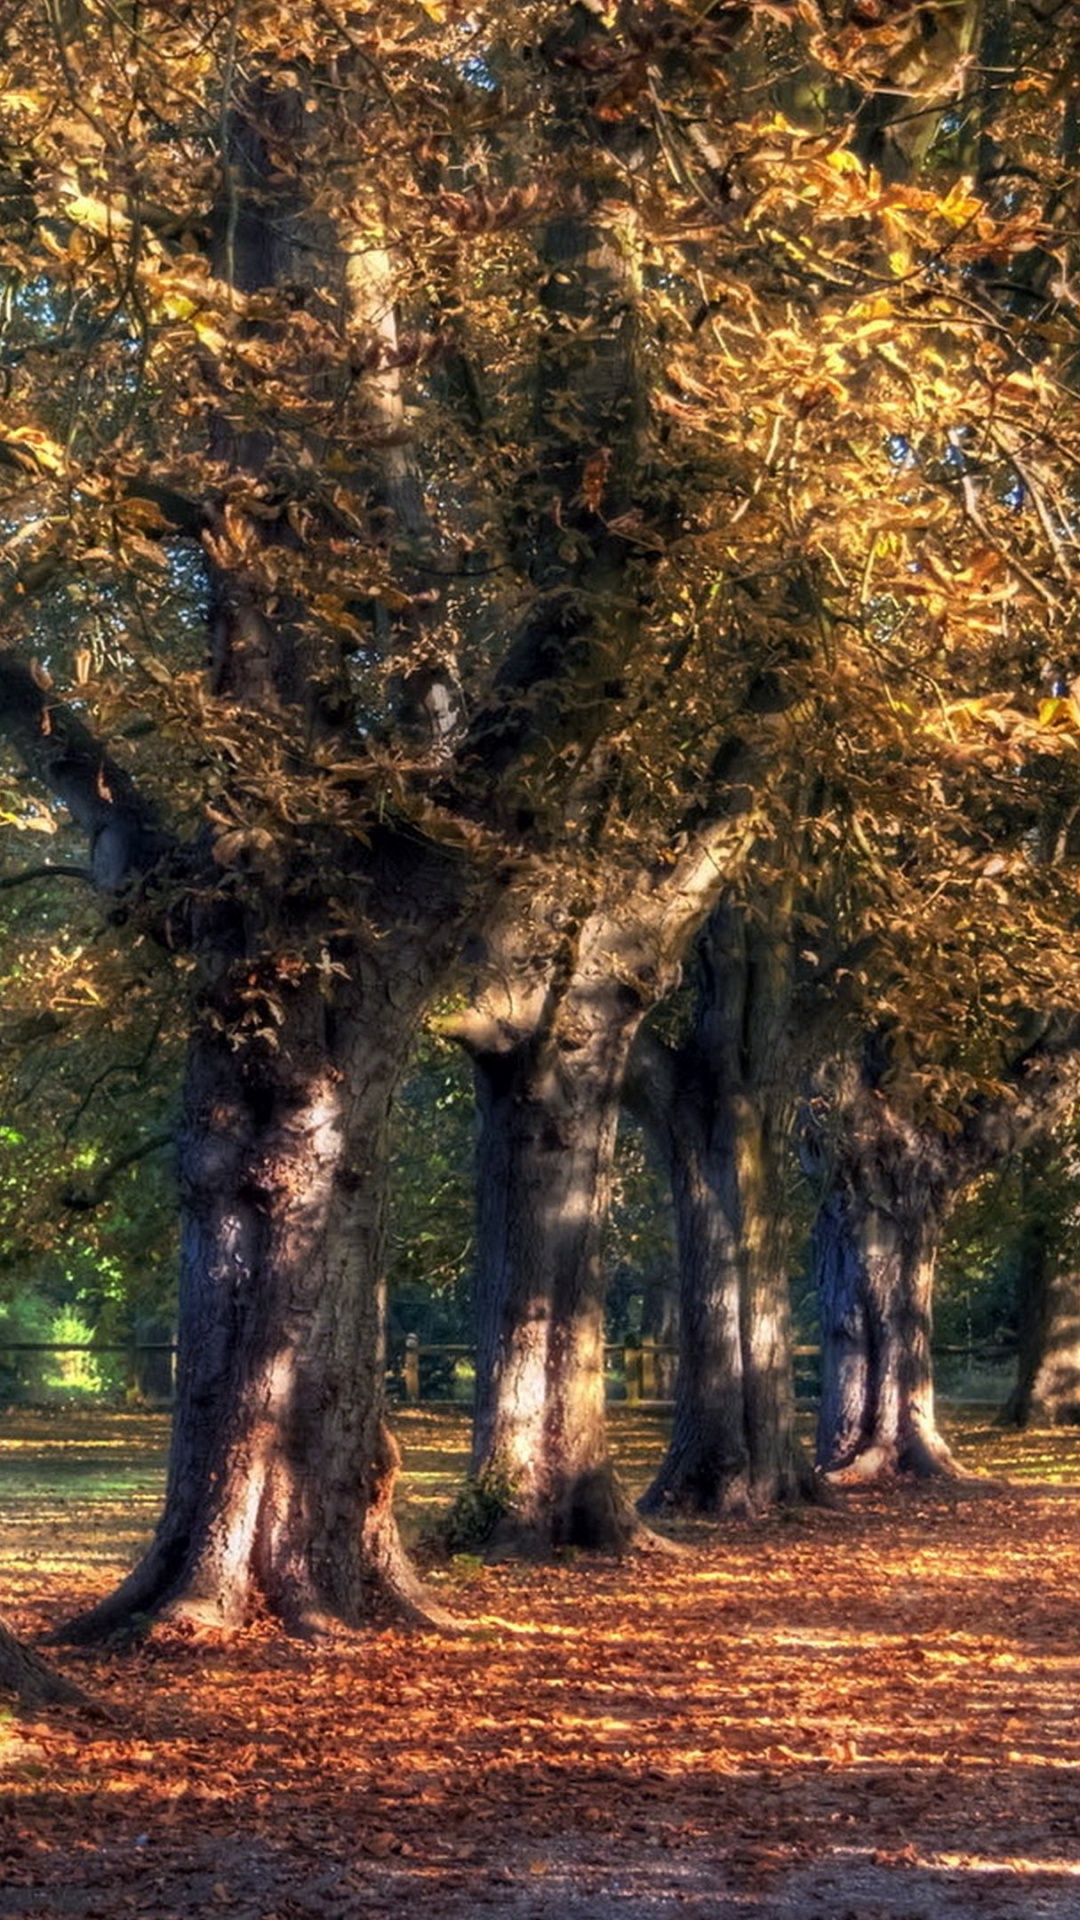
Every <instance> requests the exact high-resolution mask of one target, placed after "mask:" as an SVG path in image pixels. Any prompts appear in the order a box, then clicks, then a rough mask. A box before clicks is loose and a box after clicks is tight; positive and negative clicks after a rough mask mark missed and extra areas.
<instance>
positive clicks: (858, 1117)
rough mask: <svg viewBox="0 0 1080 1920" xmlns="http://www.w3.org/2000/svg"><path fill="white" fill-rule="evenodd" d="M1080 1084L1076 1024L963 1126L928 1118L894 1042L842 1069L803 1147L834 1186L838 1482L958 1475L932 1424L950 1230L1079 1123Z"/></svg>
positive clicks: (828, 1307) (821, 1211) (868, 1049)
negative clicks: (1030, 1143) (1074, 1111)
mask: <svg viewBox="0 0 1080 1920" xmlns="http://www.w3.org/2000/svg"><path fill="white" fill-rule="evenodd" d="M1076 1071H1077V1057H1076V1051H1075V1025H1074V1022H1072V1021H1069V1022H1062V1023H1058V1025H1057V1026H1056V1028H1051V1029H1050V1030H1049V1031H1048V1033H1047V1034H1046V1035H1045V1036H1044V1038H1043V1039H1042V1040H1041V1041H1040V1042H1039V1043H1038V1044H1037V1045H1036V1046H1034V1047H1032V1048H1030V1049H1025V1050H1021V1051H1019V1052H1018V1054H1017V1057H1016V1058H1015V1060H1014V1062H1013V1063H1012V1066H1011V1069H1010V1070H1008V1071H1003V1072H1002V1075H1001V1078H1000V1080H999V1082H998V1083H996V1084H995V1085H994V1086H993V1087H992V1088H990V1089H988V1090H987V1091H986V1092H985V1093H984V1094H983V1096H982V1097H981V1098H974V1099H972V1100H971V1101H970V1102H969V1103H968V1106H967V1109H966V1112H963V1113H962V1114H948V1115H943V1114H941V1113H940V1112H938V1113H936V1114H935V1113H934V1112H933V1111H932V1110H930V1109H928V1107H927V1105H926V1102H925V1085H924V1083H923V1082H922V1081H921V1080H920V1079H919V1077H918V1076H913V1075H911V1074H905V1072H904V1070H903V1068H902V1067H898V1066H897V1063H896V1060H895V1057H894V1054H893V1051H892V1048H891V1046H890V1036H889V1034H888V1033H887V1032H884V1031H883V1032H879V1033H878V1034H877V1035H874V1036H870V1037H868V1039H867V1042H866V1044H865V1045H864V1047H863V1049H862V1053H861V1056H860V1057H859V1058H857V1059H850V1058H849V1060H848V1061H847V1062H846V1063H844V1065H843V1066H842V1067H841V1068H840V1070H839V1073H838V1074H837V1077H836V1082H834V1085H833V1087H832V1088H831V1090H830V1099H829V1104H828V1106H827V1107H826V1106H825V1103H824V1102H823V1103H822V1108H821V1109H820V1110H819V1111H818V1113H817V1115H816V1116H815V1120H814V1121H812V1122H811V1125H810V1127H809V1128H808V1130H807V1133H806V1135H805V1136H804V1140H805V1143H806V1146H807V1149H808V1150H809V1152H810V1153H811V1154H813V1155H815V1156H816V1157H817V1158H818V1167H819V1172H821V1173H822V1174H823V1176H824V1177H823V1178H822V1181H821V1192H820V1199H819V1206H818V1213H817V1217H816V1220H815V1224H814V1230H813V1236H812V1244H811V1268H812V1273H813V1278H814V1282H815V1285H816V1287H817V1290H818V1298H819V1302H820V1311H821V1340H822V1390H821V1404H820V1409H819V1420H818V1463H819V1466H820V1467H821V1469H822V1470H823V1471H824V1472H825V1473H826V1474H827V1475H828V1476H829V1478H830V1479H832V1480H834V1481H837V1482H848V1481H851V1482H867V1481H870V1480H874V1479H884V1478H888V1477H889V1476H890V1475H892V1474H894V1473H897V1472H914V1473H917V1474H921V1475H927V1474H932V1473H943V1474H954V1473H955V1472H956V1471H957V1469H956V1467H955V1463H954V1462H953V1459H952V1456H951V1454H950V1452H949V1449H948V1446H947V1445H946V1443H945V1441H944V1440H943V1439H942V1436H941V1434H940V1433H939V1432H938V1429H937V1424H936V1420H935V1414H934V1388H933V1366H932V1356H931V1347H930V1334H931V1324H932V1306H933V1284H934V1271H935V1266H936V1262H937V1257H938V1253H939V1249H940V1244H941V1238H942V1233H943V1228H944V1223H945V1220H946V1218H947V1216H948V1214H949V1212H950V1210H951V1208H952V1207H953V1205H954V1204H955V1201H956V1199H957V1198H958V1196H959V1195H960V1193H961V1192H962V1191H963V1190H964V1189H965V1188H966V1187H968V1186H970V1185H971V1183H972V1182H973V1181H974V1180H975V1179H976V1178H977V1177H978V1176H979V1175H980V1174H982V1173H984V1172H985V1171H986V1170H987V1168H990V1167H993V1166H998V1165H1001V1164H1003V1163H1004V1162H1005V1161H1006V1160H1007V1159H1008V1158H1009V1157H1010V1156H1011V1155H1012V1154H1014V1153H1016V1152H1017V1151H1018V1150H1019V1149H1020V1148H1021V1147H1022V1146H1023V1145H1024V1143H1025V1141H1026V1140H1028V1139H1030V1138H1032V1137H1035V1138H1037V1137H1038V1136H1039V1135H1040V1133H1046V1132H1048V1131H1049V1130H1050V1129H1051V1128H1052V1127H1053V1125H1054V1122H1055V1120H1057V1119H1059V1118H1060V1117H1061V1115H1062V1114H1063V1113H1067V1112H1068V1111H1069V1110H1070V1108H1071V1106H1072V1103H1073V1101H1074V1099H1075V1093H1076ZM823 1122H824V1124H825V1126H826V1127H827V1129H828V1130H827V1132H825V1133H824V1135H819V1138H818V1140H817V1142H816V1144H814V1143H812V1142H813V1133H814V1131H815V1127H820V1126H821V1125H822V1123H823ZM823 1147H824V1152H822V1148H823Z"/></svg>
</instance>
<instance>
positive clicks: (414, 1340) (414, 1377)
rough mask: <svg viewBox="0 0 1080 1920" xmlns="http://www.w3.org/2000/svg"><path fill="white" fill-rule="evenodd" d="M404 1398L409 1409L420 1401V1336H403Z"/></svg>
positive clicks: (416, 1334)
mask: <svg viewBox="0 0 1080 1920" xmlns="http://www.w3.org/2000/svg"><path fill="white" fill-rule="evenodd" d="M405 1398H406V1400H407V1401H408V1404H409V1406H410V1407H415V1406H417V1405H419V1401H420V1335H419V1334H418V1333H407V1334H406V1335H405Z"/></svg>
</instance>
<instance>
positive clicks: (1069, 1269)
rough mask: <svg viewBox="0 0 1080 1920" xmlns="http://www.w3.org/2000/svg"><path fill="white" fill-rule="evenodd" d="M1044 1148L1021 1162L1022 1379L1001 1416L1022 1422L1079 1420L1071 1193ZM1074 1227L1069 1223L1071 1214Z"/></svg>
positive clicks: (1079, 1329) (1078, 1277) (1078, 1306)
mask: <svg viewBox="0 0 1080 1920" xmlns="http://www.w3.org/2000/svg"><path fill="white" fill-rule="evenodd" d="M1051 1164H1052V1163H1051V1157H1050V1155H1049V1154H1048V1153H1047V1151H1046V1150H1045V1148H1044V1149H1043V1150H1041V1151H1039V1150H1038V1149H1036V1150H1034V1151H1029V1152H1028V1153H1027V1154H1025V1156H1024V1159H1023V1162H1022V1166H1021V1189H1020V1190H1021V1199H1022V1206H1023V1221H1022V1225H1021V1230H1020V1237H1019V1246H1018V1249H1017V1255H1018V1258H1017V1275H1016V1301H1017V1311H1018V1317H1019V1329H1020V1345H1019V1355H1018V1366H1017V1379H1016V1386H1015V1387H1014V1389H1013V1391H1012V1393H1011V1394H1010V1396H1009V1399H1008V1401H1007V1402H1006V1404H1005V1406H1004V1408H1003V1409H1002V1414H1001V1418H1002V1421H1003V1423H1005V1424H1008V1425H1011V1426H1017V1427H1028V1426H1051V1427H1052V1426H1077V1425H1080V1274H1077V1272H1076V1270H1075V1268H1074V1267H1073V1266H1072V1264H1071V1261H1070V1259H1069V1253H1070V1238H1071V1231H1070V1228H1071V1215H1072V1211H1073V1208H1072V1205H1071V1204H1070V1201H1071V1196H1070V1197H1068V1198H1066V1197H1065V1195H1064V1194H1063V1191H1062V1186H1061V1184H1060V1181H1061V1180H1063V1179H1064V1177H1065V1176H1064V1175H1062V1174H1061V1171H1060V1168H1059V1170H1058V1171H1059V1184H1057V1186H1056V1188H1055V1185H1054V1184H1053V1183H1052V1181H1051V1178H1050V1168H1051ZM1067 1219H1068V1220H1070V1227H1066V1220H1067Z"/></svg>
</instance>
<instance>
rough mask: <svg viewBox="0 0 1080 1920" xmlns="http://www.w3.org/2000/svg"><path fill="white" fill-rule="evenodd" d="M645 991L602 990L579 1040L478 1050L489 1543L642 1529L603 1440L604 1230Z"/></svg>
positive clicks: (478, 1452) (545, 1038)
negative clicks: (623, 1093) (493, 1524)
mask: <svg viewBox="0 0 1080 1920" xmlns="http://www.w3.org/2000/svg"><path fill="white" fill-rule="evenodd" d="M640 1017H641V1007H640V1003H639V1002H638V1000H637V999H636V997H635V996H634V995H633V994H632V993H628V992H627V991H626V990H625V989H622V988H620V986H619V984H618V983H617V982H615V981H611V982H608V983H607V990H606V992H605V993H603V994H596V993H594V994H593V995H592V996H591V1000H590V1004H589V1008H588V1028H587V1030H586V1028H585V1027H584V1025H583V1024H582V1025H579V1027H578V1029H577V1034H576V1043H575V1045H574V1047H573V1049H572V1051H571V1050H565V1048H564V1041H565V1033H564V1035H563V1036H562V1037H560V1036H552V1035H551V1034H540V1035H535V1036H532V1037H530V1038H529V1039H527V1040H525V1041H523V1042H521V1043H520V1044H519V1045H518V1046H516V1047H513V1048H511V1049H510V1050H508V1051H504V1052H490V1053H479V1054H478V1055H477V1056H476V1060H475V1072H476V1087H477V1101H478V1108H479V1118H480V1133H479V1141H478V1148H477V1194H478V1201H477V1226H478V1250H477V1276H476V1328H477V1367H476V1377H477V1389H476V1416H475V1435H474V1446H473V1461H472V1473H473V1479H474V1481H475V1482H476V1483H477V1484H478V1485H479V1486H480V1487H483V1488H487V1489H488V1490H489V1492H490V1493H491V1495H492V1508H493V1510H497V1508H498V1506H500V1505H502V1506H503V1507H504V1508H505V1511H504V1512H503V1513H502V1515H501V1518H500V1521H499V1525H498V1528H497V1532H496V1535H495V1540H494V1544H495V1545H496V1546H497V1547H499V1548H515V1549H518V1550H526V1551H528V1550H531V1551H538V1552H547V1551H550V1550H552V1549H558V1548H560V1547H567V1546H577V1547H585V1548H591V1549H596V1550H600V1551H607V1552H618V1551H621V1550H622V1549H623V1548H624V1547H625V1546H626V1545H627V1543H628V1541H629V1540H630V1538H631V1536H632V1535H633V1534H634V1532H635V1530H636V1524H637V1523H636V1520H635V1516H634V1513H633V1509H632V1507H631V1505H630V1503H629V1501H628V1499H627V1497H626V1495H625V1494H624V1493H623V1491H622V1488H621V1487H620V1485H619V1483H618V1480H617V1478H616V1475H615V1472H614V1469H613V1466H612V1463H611V1457H610V1453H609V1451H608V1442H607V1428H606V1416H605V1396H604V1299H605V1280H604V1273H603V1266H602V1259H601V1250H602V1238H603V1231H604V1226H605V1223H606V1219H607V1213H608V1207H609V1203H610V1195H611V1167H612V1159H613V1154H614V1147H615V1134H616V1128H617V1124H618V1114H619V1096H620V1088H621V1083H622V1075H623V1069H624V1065H625V1060H626V1053H627V1049H628V1047H629V1043H630V1039H631V1037H632V1034H633V1030H634V1028H635V1026H636V1024H637V1022H638V1020H639V1019H640Z"/></svg>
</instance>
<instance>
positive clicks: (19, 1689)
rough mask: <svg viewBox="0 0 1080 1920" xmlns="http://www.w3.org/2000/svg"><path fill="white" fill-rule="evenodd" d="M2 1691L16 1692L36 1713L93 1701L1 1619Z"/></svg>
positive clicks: (88, 1704)
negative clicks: (37, 1710)
mask: <svg viewBox="0 0 1080 1920" xmlns="http://www.w3.org/2000/svg"><path fill="white" fill-rule="evenodd" d="M0 1693H8V1694H14V1696H15V1701H16V1704H17V1705H18V1707H19V1708H20V1709H21V1710H22V1711H24V1712H34V1711H35V1710H36V1709H38V1708H41V1707H82V1708H84V1709H86V1708H90V1709H91V1710H93V1711H100V1709H94V1708H93V1703H92V1702H91V1701H90V1700H89V1699H88V1698H87V1696H86V1694H85V1693H83V1692H82V1690H81V1688H79V1687H77V1686H75V1685H74V1683H73V1682H72V1681H71V1680H66V1679H65V1678H64V1676H63V1674H61V1673H56V1672H54V1670H53V1668H52V1667H50V1666H48V1665H47V1664H46V1662H45V1661H44V1660H42V1659H41V1657H40V1655H39V1654H36V1653H35V1652H34V1651H33V1649H32V1648H30V1647H24V1646H23V1644H22V1641H21V1640H18V1639H16V1637H15V1635H14V1634H13V1633H12V1631H11V1628H10V1627H8V1626H5V1624H4V1622H3V1621H2V1620H0Z"/></svg>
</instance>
